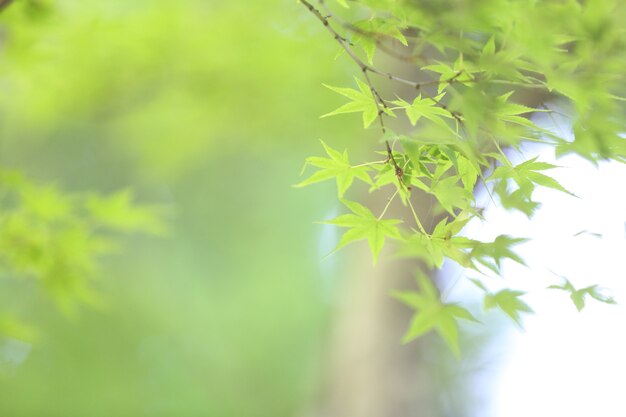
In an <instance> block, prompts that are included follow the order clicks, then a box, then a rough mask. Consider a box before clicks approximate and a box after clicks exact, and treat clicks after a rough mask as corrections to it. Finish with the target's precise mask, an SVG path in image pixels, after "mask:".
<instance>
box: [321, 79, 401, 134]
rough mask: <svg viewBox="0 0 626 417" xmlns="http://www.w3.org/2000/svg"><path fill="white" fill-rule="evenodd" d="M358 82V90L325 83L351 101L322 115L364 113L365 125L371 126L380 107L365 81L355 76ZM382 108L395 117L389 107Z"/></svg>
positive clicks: (327, 86)
mask: <svg viewBox="0 0 626 417" xmlns="http://www.w3.org/2000/svg"><path fill="white" fill-rule="evenodd" d="M355 80H356V83H357V85H358V87H359V89H358V90H355V89H353V88H340V87H333V86H330V85H326V84H324V87H326V88H329V89H331V90H333V91H334V92H335V93H339V94H341V95H342V96H344V97H348V98H349V99H350V100H352V101H350V102H349V103H346V104H344V105H343V106H341V107H339V108H338V109H336V110H333V111H331V112H330V113H326V114H324V115H323V116H321V117H328V116H334V115H336V114H344V113H359V112H362V113H363V127H366V128H367V127H369V125H371V124H372V122H374V120H376V118H377V117H378V111H379V108H378V106H377V105H376V101H375V100H374V96H373V95H372V91H371V89H370V87H369V85H367V83H364V82H363V81H361V80H359V79H358V78H355ZM380 110H382V111H384V112H385V114H387V115H389V116H392V117H395V114H394V113H393V112H392V111H391V110H389V109H387V108H384V107H383V108H381V109H380Z"/></svg>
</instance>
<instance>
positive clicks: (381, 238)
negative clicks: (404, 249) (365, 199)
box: [324, 200, 401, 264]
mask: <svg viewBox="0 0 626 417" xmlns="http://www.w3.org/2000/svg"><path fill="white" fill-rule="evenodd" d="M342 202H343V204H344V205H345V206H346V207H348V209H350V211H352V213H351V214H343V215H341V216H339V217H336V218H334V219H332V220H328V221H326V222H324V223H328V224H333V225H335V226H339V227H347V228H349V229H350V230H348V231H347V232H346V233H344V234H343V236H341V239H340V240H339V243H338V244H337V247H335V249H333V252H335V251H337V250H339V249H340V248H342V247H344V246H346V245H347V244H348V243H352V242H355V241H358V240H367V243H368V244H369V247H370V250H371V252H372V257H373V259H374V264H376V263H377V262H378V255H379V254H380V251H381V250H382V249H383V246H384V244H385V239H386V238H393V239H400V238H401V236H400V231H399V230H398V228H397V227H396V225H397V224H399V223H401V221H400V220H396V219H389V220H384V219H379V218H377V217H376V216H374V214H373V213H372V212H371V211H370V210H369V209H368V208H367V207H365V206H363V205H361V204H359V203H355V202H354V201H348V200H343V201H342Z"/></svg>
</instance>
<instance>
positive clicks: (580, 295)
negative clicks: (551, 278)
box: [548, 278, 616, 311]
mask: <svg viewBox="0 0 626 417" xmlns="http://www.w3.org/2000/svg"><path fill="white" fill-rule="evenodd" d="M563 279H564V283H563V284H561V285H550V286H549V287H548V288H550V289H555V290H563V291H567V292H569V293H570V298H571V299H572V302H573V303H574V305H575V306H576V309H577V310H578V311H581V310H582V309H583V308H585V298H586V296H587V295H588V296H590V297H591V298H593V299H595V300H598V301H600V302H602V303H606V304H616V302H615V299H614V298H613V297H609V296H606V295H604V294H602V293H601V292H600V288H598V286H597V285H591V286H589V287H585V288H581V289H579V290H577V289H576V288H575V287H574V285H573V284H572V283H571V282H570V281H569V280H568V279H567V278H563Z"/></svg>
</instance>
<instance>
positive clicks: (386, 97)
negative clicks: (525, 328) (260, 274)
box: [299, 0, 626, 352]
mask: <svg viewBox="0 0 626 417" xmlns="http://www.w3.org/2000/svg"><path fill="white" fill-rule="evenodd" d="M300 2H301V3H303V4H304V5H305V6H306V7H307V8H308V9H309V11H311V12H312V16H313V17H314V18H316V19H317V20H319V21H320V22H321V23H322V24H323V26H325V27H326V29H328V31H329V32H330V33H331V35H332V37H333V38H334V41H335V42H337V43H339V46H340V48H341V49H342V50H343V51H345V52H346V53H345V54H343V56H344V57H347V58H348V59H349V60H351V61H352V63H353V64H354V67H355V70H359V71H361V72H362V74H363V77H362V79H359V78H357V85H358V90H355V89H352V88H343V87H328V86H327V87H328V88H330V89H331V90H333V91H335V92H337V93H339V94H341V95H343V96H345V97H347V98H349V99H350V100H351V101H350V102H349V103H347V104H344V105H343V106H342V107H340V108H338V109H337V110H335V111H332V112H330V113H327V114H325V115H324V116H323V117H327V116H334V115H338V114H343V113H353V112H355V113H362V116H363V125H364V127H365V128H368V127H370V126H372V125H373V124H374V122H376V121H377V119H378V123H377V124H378V125H379V128H380V138H381V142H382V143H384V144H385V148H386V149H385V150H383V151H381V152H380V153H382V154H384V155H385V156H386V158H385V160H384V161H370V162H364V163H359V164H358V165H354V166H351V165H350V162H349V161H348V158H347V153H346V152H344V154H340V153H338V152H336V151H332V150H329V149H330V148H328V147H327V146H326V145H325V144H324V146H325V148H326V150H327V153H328V154H329V156H331V159H319V158H316V159H311V158H309V159H308V160H307V164H310V165H313V166H315V167H317V168H319V169H320V170H319V171H317V172H316V173H315V174H313V176H312V177H310V178H309V179H307V180H304V181H303V182H302V183H300V184H299V185H308V184H311V183H314V182H318V181H321V180H326V179H331V178H336V181H337V185H338V189H339V197H340V198H344V195H346V194H348V193H349V192H350V185H351V184H352V182H353V178H354V177H357V178H360V179H362V180H363V181H365V182H369V181H370V179H373V182H372V186H371V188H370V192H385V191H386V190H389V191H391V192H393V194H392V197H391V200H394V199H395V198H398V197H399V199H400V200H401V201H402V203H403V205H404V206H405V207H406V208H405V210H406V215H405V216H397V215H396V216H395V217H390V216H386V213H387V209H385V210H384V211H383V213H382V214H381V215H380V216H379V217H376V216H374V215H373V214H372V213H371V211H369V210H368V209H367V208H365V207H363V206H361V205H357V203H354V202H344V204H346V205H347V206H348V207H349V208H350V210H351V211H352V212H353V214H348V215H344V216H340V217H339V218H337V219H335V220H332V221H330V222H329V223H331V224H335V225H338V226H341V227H349V228H350V230H349V231H348V232H346V234H345V235H344V236H343V237H342V239H341V241H340V243H339V245H338V247H337V249H338V248H340V247H343V246H345V245H346V244H347V243H349V242H352V241H355V240H360V239H367V240H368V242H369V244H370V247H371V249H372V255H373V257H374V260H375V261H376V260H377V259H378V255H379V253H380V249H381V248H382V245H383V243H384V241H385V237H390V238H392V239H393V241H394V242H395V243H396V245H395V248H396V253H397V254H399V255H401V256H405V257H411V258H417V259H420V260H421V261H423V262H424V263H425V264H426V265H427V266H428V267H430V268H432V269H436V268H441V266H442V265H443V263H444V261H445V259H450V260H452V261H454V262H456V263H458V264H459V265H461V266H462V267H464V268H468V269H473V270H475V271H478V272H480V273H483V274H484V273H489V274H496V275H503V271H502V266H503V260H505V259H508V260H512V261H514V262H517V263H519V264H522V265H524V260H523V259H522V258H521V257H520V256H519V255H517V254H516V253H515V252H514V251H513V247H514V246H516V245H518V244H521V243H523V242H524V241H525V240H526V239H524V238H523V237H515V236H508V235H506V234H502V235H501V236H498V237H497V238H496V239H495V240H494V241H493V242H481V241H477V240H475V239H472V238H471V237H468V236H465V235H464V234H463V229H464V227H465V225H466V224H467V223H468V222H470V221H471V220H472V219H481V218H482V211H483V209H484V207H479V206H478V202H477V200H476V198H475V197H474V190H475V188H476V187H477V184H480V185H482V187H484V188H486V190H487V192H488V193H489V195H490V196H491V197H492V199H493V198H494V197H497V200H498V201H497V202H496V201H494V203H499V204H500V205H501V206H502V207H504V208H506V209H508V210H515V211H519V212H522V213H524V214H526V215H527V216H528V217H529V218H530V217H532V216H533V214H534V212H535V211H536V209H537V208H538V207H539V205H540V202H538V201H535V200H534V199H533V193H534V191H535V189H536V187H537V186H540V187H545V188H550V189H553V190H556V191H560V192H563V193H567V194H569V195H571V196H573V197H575V196H574V194H573V193H571V192H570V191H568V190H567V189H565V188H564V187H563V186H562V185H561V184H560V183H559V182H558V181H557V180H555V179H554V178H552V177H551V176H549V175H548V174H547V173H546V172H547V171H550V170H553V169H556V168H558V167H557V166H555V165H552V164H549V163H546V162H542V161H539V160H538V158H537V157H533V158H530V159H527V160H526V161H525V162H522V163H519V164H516V165H514V164H513V163H511V161H509V158H508V156H507V154H506V153H505V151H504V150H513V151H516V150H520V148H521V146H522V145H524V144H525V143H527V142H534V143H539V144H542V145H544V146H550V147H552V148H553V149H554V150H555V153H556V154H557V156H558V155H563V154H567V153H576V154H578V155H580V156H581V157H583V158H586V159H589V160H591V161H594V162H596V161H599V160H601V159H608V160H615V161H621V162H625V161H626V139H624V138H623V132H624V131H626V124H625V123H624V120H626V118H625V117H624V110H625V107H624V101H623V99H621V98H620V97H624V96H625V95H626V94H625V93H626V91H625V89H624V86H625V85H626V83H625V82H624V81H626V80H624V76H623V74H624V73H623V68H624V66H626V41H625V39H626V36H624V35H625V34H626V31H625V30H624V25H623V20H624V19H626V6H625V4H624V3H623V2H621V1H618V0H601V1H597V2H595V1H594V2H584V3H581V2H575V1H557V0H545V1H535V0H522V1H512V0H480V1H475V2H467V1H465V0H444V1H425V2H404V1H394V0H362V1H357V2H351V3H350V4H348V3H346V2H343V1H341V2H338V3H340V4H341V5H342V6H344V8H343V9H338V10H337V11H335V10H334V8H333V7H332V6H328V5H326V4H325V2H320V5H319V7H320V9H318V8H317V6H316V5H314V4H312V3H310V2H309V1H307V0H300ZM347 6H349V8H348V9H345V7H347ZM336 13H338V14H336ZM363 16H366V18H363ZM331 40H332V39H331ZM378 52H380V54H378ZM382 53H384V54H386V55H387V56H388V57H389V58H393V59H398V61H399V64H398V65H397V66H396V67H395V68H398V67H399V66H404V68H405V71H403V74H407V73H408V74H414V77H413V78H410V79H408V78H405V76H399V75H397V74H395V73H393V72H392V73H390V72H387V71H386V70H385V71H383V70H380V69H379V68H378V66H377V65H378V62H377V61H378V60H379V59H380V57H381V54H382ZM363 54H364V56H362V55H363ZM375 57H378V59H376V58H375ZM398 71H399V69H398ZM433 76H434V78H433ZM377 77H380V79H385V82H386V83H387V84H386V86H391V87H390V88H387V87H386V88H385V89H381V88H380V87H379V85H378V81H377ZM418 80H423V81H418ZM407 95H410V96H409V97H407ZM555 102H559V103H560V104H559V105H558V109H556V106H555V105H554V104H553V103H555ZM565 103H566V104H565ZM562 109H571V110H565V111H566V112H567V113H563V112H562V111H561V110H562ZM555 112H558V113H559V114H560V115H563V116H565V117H567V118H568V120H569V123H570V124H571V125H572V126H573V132H574V137H573V139H572V138H569V137H567V136H564V135H563V132H562V130H561V129H558V128H557V126H554V127H550V126H548V127H545V126H539V125H538V124H537V123H535V119H536V116H538V115H541V114H547V116H548V117H549V118H552V117H553V115H552V113H555ZM390 117H393V118H396V119H397V120H395V121H394V125H393V129H394V130H395V131H398V132H402V133H401V134H400V133H396V132H395V131H392V130H391V129H389V127H388V126H386V123H385V121H386V120H388V119H389V118H390ZM503 149H504V150H503ZM331 152H332V154H331ZM389 191H387V193H388V192H389ZM425 195H428V196H431V197H432V198H433V199H434V200H435V201H436V202H437V204H436V207H435V209H434V210H432V213H433V214H430V216H431V218H426V219H422V218H420V216H418V212H420V211H419V210H416V209H415V204H417V203H418V201H420V200H422V199H423V196H425ZM352 199H353V200H354V198H352ZM391 200H390V201H389V203H388V204H387V207H389V204H391ZM421 216H424V215H423V214H422V215H421ZM401 219H402V221H401ZM407 219H411V220H408V221H407ZM435 219H437V221H435ZM424 224H436V226H435V227H433V228H432V230H428V229H427V228H425V227H424ZM419 282H420V288H421V289H422V293H405V294H401V293H396V296H397V297H398V298H400V299H401V300H402V301H403V302H405V303H406V304H408V305H410V306H411V307H412V308H414V309H416V311H417V313H416V317H415V318H414V320H413V323H412V324H411V326H410V329H409V332H408V333H407V336H406V338H405V340H412V339H414V338H415V337H418V336H420V335H421V334H424V333H426V332H428V331H429V330H431V329H435V330H437V331H438V332H439V333H440V334H441V335H442V336H443V338H444V339H445V340H446V341H447V342H448V344H449V345H450V346H451V348H452V349H453V351H455V352H457V349H458V343H457V339H458V337H457V326H456V318H459V317H460V318H467V315H466V313H464V312H465V311H466V310H462V309H461V310H459V308H460V307H458V306H448V305H446V304H445V303H443V302H441V300H440V298H439V296H438V294H437V293H436V291H435V289H434V287H433V286H432V284H431V283H429V282H428V280H427V279H426V278H423V277H421V278H419ZM477 283H478V284H477V285H480V286H481V288H483V290H484V291H485V293H486V295H485V300H484V306H485V308H486V309H491V308H499V309H500V310H502V311H503V312H504V313H505V314H506V315H508V316H509V317H510V318H511V319H512V320H513V321H514V322H515V323H517V324H518V325H520V326H521V318H522V313H531V312H532V309H531V308H530V307H529V306H528V305H527V304H526V303H525V302H524V301H522V300H521V298H520V297H521V296H522V295H524V293H522V292H520V291H516V290H513V289H503V290H501V291H499V292H497V293H490V292H488V291H487V290H486V289H485V288H484V286H482V284H480V282H479V281H477ZM551 288H559V289H562V290H565V291H568V292H570V293H571V297H572V299H573V300H574V303H575V305H576V306H577V308H578V309H581V308H582V306H583V305H584V297H585V296H586V295H589V296H591V297H593V298H597V299H600V300H601V301H604V302H609V303H610V302H612V299H610V298H605V297H603V296H602V295H600V294H599V293H598V291H597V290H596V287H595V286H592V287H587V288H584V289H582V290H575V289H574V288H573V287H572V286H571V284H569V283H567V284H564V285H563V286H556V287H555V286H553V287H551Z"/></svg>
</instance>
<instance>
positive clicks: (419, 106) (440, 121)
mask: <svg viewBox="0 0 626 417" xmlns="http://www.w3.org/2000/svg"><path fill="white" fill-rule="evenodd" d="M443 96H445V93H442V94H439V95H438V96H437V97H434V99H431V98H429V97H425V98H422V95H421V94H420V95H418V96H417V97H415V100H413V103H412V104H411V103H408V102H407V101H405V100H402V99H399V100H394V101H393V102H392V103H393V104H395V105H397V106H400V107H401V108H403V109H404V111H405V112H406V115H407V117H408V118H409V121H410V122H411V124H412V125H413V126H415V125H416V124H417V122H418V120H419V119H421V118H422V117H424V118H426V119H428V120H430V121H431V122H433V123H436V124H437V125H439V126H441V127H444V128H446V129H450V126H448V124H447V123H446V121H445V119H452V118H453V117H452V115H451V114H450V112H449V111H447V110H446V109H444V108H442V107H439V106H437V102H439V101H441V99H442V98H443ZM450 130H451V129H450ZM452 132H453V133H454V131H452Z"/></svg>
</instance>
